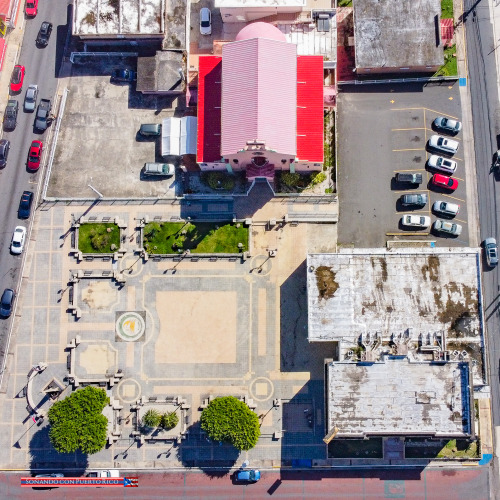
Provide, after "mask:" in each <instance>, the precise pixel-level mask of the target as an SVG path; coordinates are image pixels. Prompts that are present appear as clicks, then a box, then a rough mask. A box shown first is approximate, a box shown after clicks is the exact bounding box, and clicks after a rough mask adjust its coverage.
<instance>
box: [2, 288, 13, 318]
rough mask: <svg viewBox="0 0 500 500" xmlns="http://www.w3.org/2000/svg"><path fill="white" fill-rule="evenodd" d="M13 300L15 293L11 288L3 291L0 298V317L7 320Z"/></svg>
mask: <svg viewBox="0 0 500 500" xmlns="http://www.w3.org/2000/svg"><path fill="white" fill-rule="evenodd" d="M15 298H16V292H14V290H12V288H6V289H5V290H4V291H3V293H2V298H1V299H0V316H2V317H3V318H8V317H9V316H10V315H11V314H12V307H13V306H14V299H15Z"/></svg>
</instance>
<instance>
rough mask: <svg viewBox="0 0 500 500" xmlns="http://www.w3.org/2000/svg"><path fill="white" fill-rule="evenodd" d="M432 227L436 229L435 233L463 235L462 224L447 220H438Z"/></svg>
mask: <svg viewBox="0 0 500 500" xmlns="http://www.w3.org/2000/svg"><path fill="white" fill-rule="evenodd" d="M432 227H433V228H434V231H437V232H439V233H447V234H451V235H452V236H458V235H459V234H461V233H462V226H461V225H460V224H456V223H455V222H449V221H446V220H441V219H438V220H437V221H435V222H434V224H433V226H432Z"/></svg>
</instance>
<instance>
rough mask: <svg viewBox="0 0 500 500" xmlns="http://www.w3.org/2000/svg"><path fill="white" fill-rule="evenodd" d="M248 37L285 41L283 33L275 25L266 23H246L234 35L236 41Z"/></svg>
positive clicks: (247, 38)
mask: <svg viewBox="0 0 500 500" xmlns="http://www.w3.org/2000/svg"><path fill="white" fill-rule="evenodd" d="M250 38H268V39H270V40H277V41H278V42H286V37H285V35H284V34H283V33H282V32H281V31H280V30H279V29H278V28H276V26H273V25H272V24H268V23H252V24H248V25H247V26H245V27H244V28H243V29H242V30H241V31H240V32H239V33H238V34H237V35H236V41H237V42H238V41H240V40H249V39H250Z"/></svg>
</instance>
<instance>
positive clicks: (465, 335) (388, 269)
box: [307, 248, 482, 358]
mask: <svg viewBox="0 0 500 500" xmlns="http://www.w3.org/2000/svg"><path fill="white" fill-rule="evenodd" d="M479 258H480V254H479V250H477V249H472V248H454V249H451V248H450V249H431V248H428V249H421V248H419V249H410V248H405V249H392V250H385V249H342V250H341V252H340V253H336V254H310V255H308V258H307V295H308V325H309V327H308V339H309V341H332V340H333V341H337V340H343V341H345V342H351V343H353V344H355V343H356V342H357V340H358V338H359V336H360V335H361V334H362V333H367V332H378V333H379V334H380V335H381V336H389V335H391V334H392V333H397V332H402V331H405V330H407V329H409V328H410V329H412V333H413V334H416V335H419V334H420V333H423V334H427V333H428V332H436V331H440V330H442V331H445V332H446V333H447V336H448V339H449V340H448V342H449V343H450V340H451V338H453V341H454V342H457V341H464V342H465V341H467V342H469V343H470V342H475V343H480V342H481V334H482V330H481V323H480V317H479V303H478V301H479V297H478V289H479V274H480V266H479ZM452 345H453V344H452ZM453 348H454V349H456V347H453ZM479 351H480V347H479ZM479 358H480V356H479Z"/></svg>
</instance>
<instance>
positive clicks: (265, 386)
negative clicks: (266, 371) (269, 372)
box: [250, 377, 274, 401]
mask: <svg viewBox="0 0 500 500" xmlns="http://www.w3.org/2000/svg"><path fill="white" fill-rule="evenodd" d="M250 393H251V394H252V398H253V399H255V400H257V401H267V400H268V399H270V398H271V397H272V395H273V393H274V385H273V383H272V382H271V381H270V380H269V379H268V378H267V377H257V378H256V379H254V380H252V382H251V383H250Z"/></svg>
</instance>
